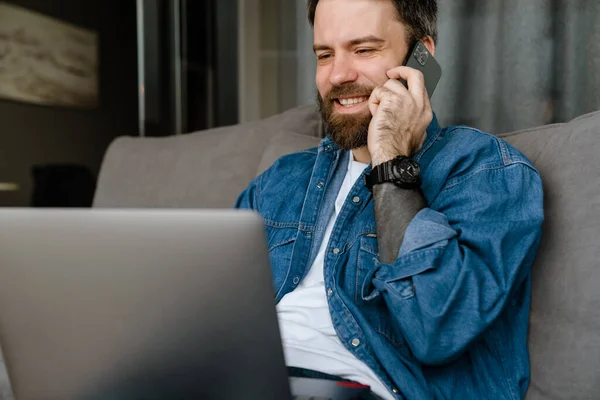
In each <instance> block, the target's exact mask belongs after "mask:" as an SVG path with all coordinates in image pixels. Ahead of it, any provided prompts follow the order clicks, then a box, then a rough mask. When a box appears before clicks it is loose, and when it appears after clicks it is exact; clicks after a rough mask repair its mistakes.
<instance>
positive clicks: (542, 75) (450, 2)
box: [432, 0, 600, 133]
mask: <svg viewBox="0 0 600 400" xmlns="http://www.w3.org/2000/svg"><path fill="white" fill-rule="evenodd" d="M436 58H437V59H438V61H439V62H440V64H441V65H442V68H443V70H444V75H443V77H442V80H441V81H440V84H439V86H438V88H437V91H436V93H435V94H434V96H433V101H432V102H433V107H434V110H435V111H436V113H437V115H438V118H439V119H440V122H441V123H442V124H443V125H451V124H452V125H455V124H466V125H469V126H473V127H475V128H479V129H482V130H484V131H487V132H491V133H500V132H507V131H513V130H518V129H524V128H529V127H534V126H539V125H543V124H547V123H554V122H563V121H568V120H570V119H572V118H574V117H576V116H578V115H581V114H584V113H587V112H591V111H594V110H598V109H600V74H599V73H598V72H599V71H600V1H598V0H562V1H561V0H485V1H482V0H440V14H439V40H438V46H437V53H436Z"/></svg>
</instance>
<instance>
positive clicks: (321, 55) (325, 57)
mask: <svg viewBox="0 0 600 400" xmlns="http://www.w3.org/2000/svg"><path fill="white" fill-rule="evenodd" d="M330 57H331V54H320V55H319V56H317V59H318V60H326V59H328V58H330Z"/></svg>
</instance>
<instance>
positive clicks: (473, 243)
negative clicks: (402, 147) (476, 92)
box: [236, 117, 543, 400]
mask: <svg viewBox="0 0 600 400" xmlns="http://www.w3.org/2000/svg"><path fill="white" fill-rule="evenodd" d="M414 158H415V160H416V161H418V162H419V164H420V166H421V175H422V182H423V183H422V187H421V190H422V193H423V195H424V197H425V200H426V204H427V206H426V208H424V209H422V210H421V211H420V212H419V213H418V214H417V215H416V216H415V217H414V218H413V220H412V221H411V222H410V224H409V226H408V228H407V229H406V232H405V237H404V241H403V243H402V246H401V248H400V251H399V253H398V257H397V259H396V261H395V262H394V263H393V264H383V263H380V262H379V256H378V248H377V235H376V229H375V215H374V207H373V196H372V194H371V192H370V191H369V190H368V189H367V188H366V187H365V185H364V182H363V177H362V176H361V177H360V178H359V179H358V180H357V181H356V182H355V184H354V186H353V187H352V189H351V191H350V193H349V194H348V197H347V198H346V200H345V202H344V205H343V206H342V209H341V210H340V213H339V215H338V217H337V219H336V221H335V225H334V228H333V231H332V233H331V238H330V240H329V243H328V245H327V250H326V257H325V262H324V281H325V290H326V293H327V296H328V302H329V309H330V313H331V317H332V321H333V325H334V328H335V331H336V333H337V334H338V336H339V338H340V340H341V341H342V343H343V344H344V346H345V347H346V348H347V349H348V350H349V351H350V352H352V354H354V355H355V356H356V357H357V358H359V359H360V360H362V361H363V362H364V363H366V364H367V365H368V366H369V367H370V368H371V369H372V370H373V371H374V372H375V373H376V374H377V375H378V376H379V378H380V379H381V381H382V382H383V383H384V384H385V385H386V386H387V387H388V389H389V390H390V392H392V393H393V394H394V396H395V397H396V398H398V399H418V400H423V399H496V400H499V399H519V398H523V397H524V395H525V392H526V390H527V386H528V384H529V355H528V350H527V329H528V314H529V306H530V297H531V278H530V270H531V264H532V262H533V260H534V258H535V254H536V252H537V249H538V246H539V241H540V236H541V225H542V221H543V192H542V183H541V179H540V176H539V174H538V172H537V171H536V170H535V168H534V167H533V165H532V164H531V162H530V161H529V160H528V159H527V158H526V157H525V156H524V155H523V154H521V153H520V152H519V151H517V150H516V149H514V148H512V147H511V146H510V145H508V144H507V143H505V142H504V141H502V140H501V139H499V138H496V137H494V136H492V135H488V134H485V133H482V132H480V131H477V130H475V129H472V128H466V127H448V128H444V129H442V128H440V126H439V124H438V122H437V120H436V118H435V117H434V119H433V121H432V123H431V124H430V126H429V127H428V129H427V138H426V141H425V143H424V145H423V147H422V149H421V151H420V152H419V153H418V154H416V156H415V157H414ZM347 162H348V153H347V152H345V151H342V150H340V149H339V148H338V147H337V146H336V145H335V143H333V141H332V140H331V139H330V138H325V139H323V140H322V141H321V143H320V145H319V146H318V147H317V148H313V149H310V150H306V151H302V152H299V153H295V154H291V155H288V156H284V157H282V158H280V159H279V160H278V161H276V162H275V163H274V164H273V166H272V167H271V168H270V169H268V170H267V171H265V172H264V173H263V174H261V175H260V176H258V177H257V178H256V179H255V180H254V181H253V182H251V183H250V185H249V186H248V188H247V189H246V190H245V191H244V192H243V193H242V194H241V195H240V197H239V198H238V200H237V202H236V207H238V208H248V209H253V210H256V211H258V212H259V213H261V215H262V216H263V218H264V221H265V226H266V231H267V239H268V248H269V254H270V259H271V264H272V266H271V267H272V273H273V283H274V287H275V293H276V301H277V302H279V301H280V300H281V298H282V297H283V296H284V295H285V294H286V293H289V292H291V291H292V290H294V289H295V288H296V287H297V286H298V284H299V283H300V281H301V280H302V278H303V277H304V276H305V275H306V273H307V272H308V269H309V268H310V266H311V263H312V257H314V254H315V249H318V247H319V245H320V243H321V240H322V236H323V232H324V231H325V227H326V225H327V222H328V221H329V218H330V216H331V214H330V212H332V204H333V202H334V200H335V197H336V195H337V189H338V188H339V182H340V181H341V179H343V177H341V175H342V174H345V168H344V167H343V166H344V165H345V163H347ZM369 172H370V167H367V168H366V169H365V171H364V172H363V175H364V174H367V173H369Z"/></svg>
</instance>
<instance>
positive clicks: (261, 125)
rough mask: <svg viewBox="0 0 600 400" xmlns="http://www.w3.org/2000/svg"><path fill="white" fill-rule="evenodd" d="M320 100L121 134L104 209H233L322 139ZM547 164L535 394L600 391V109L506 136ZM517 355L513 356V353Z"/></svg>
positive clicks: (106, 173)
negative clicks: (259, 180) (274, 170)
mask: <svg viewBox="0 0 600 400" xmlns="http://www.w3.org/2000/svg"><path fill="white" fill-rule="evenodd" d="M321 129H322V126H320V120H319V117H318V114H317V113H316V111H315V110H314V108H311V107H302V108H298V109H295V110H292V111H290V112H287V113H284V114H282V115H280V116H277V117H274V118H271V119H268V120H265V121H260V122H257V123H252V124H247V125H239V126H234V127H228V128H221V129H217V130H210V131H206V132H201V133H194V134H190V135H183V136H176V137H169V138H162V139H133V138H123V139H118V140H117V141H116V142H115V143H113V145H112V146H111V148H110V149H109V151H108V153H107V155H106V158H105V161H104V164H103V167H102V172H101V174H100V178H99V185H98V192H97V195H96V199H95V205H96V206H98V207H197V208H203V207H226V208H227V207H231V206H232V205H233V203H234V201H235V199H236V197H237V195H238V194H239V193H240V192H241V191H242V190H243V189H244V188H245V187H246V185H247V184H248V183H249V182H250V180H251V179H252V178H254V176H255V175H256V174H258V173H259V172H262V171H263V170H264V169H266V168H267V167H268V166H269V165H270V164H271V163H272V162H273V161H275V160H276V159H277V158H278V157H280V156H282V155H284V154H288V153H291V152H294V151H298V150H301V149H305V148H309V147H313V146H315V145H316V144H317V143H318V141H319V139H318V138H316V137H314V136H313V137H311V136H307V135H311V134H312V135H315V132H316V135H317V136H320V134H321V133H322V131H321ZM500 136H501V137H503V138H504V139H506V140H507V141H508V142H509V143H511V144H512V145H514V146H515V147H516V148H518V149H519V150H521V151H522V152H524V153H525V154H526V155H527V156H528V157H529V158H530V159H531V160H532V161H533V163H534V164H535V165H536V167H537V168H538V169H539V170H540V173H541V175H542V179H543V181H544V189H545V214H546V221H545V223H544V231H543V238H542V244H541V248H540V252H539V254H538V257H537V259H536V261H535V264H534V266H533V298H532V305H531V319H530V321H531V327H530V339H529V342H530V353H531V384H530V387H529V391H528V394H527V399H528V400H550V399H597V398H599V393H600V112H597V113H593V114H588V115H585V116H582V117H580V118H577V119H575V120H574V121H572V122H570V123H567V124H557V125H550V126H544V127H540V128H535V129H530V130H526V131H521V132H514V133H508V134H504V135H500ZM507 356H510V355H507Z"/></svg>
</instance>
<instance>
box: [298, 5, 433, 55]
mask: <svg viewBox="0 0 600 400" xmlns="http://www.w3.org/2000/svg"><path fill="white" fill-rule="evenodd" d="M389 1H391V2H392V3H393V4H394V6H395V7H396V12H397V16H398V19H399V20H400V22H402V23H403V24H405V25H406V28H407V30H408V42H409V44H410V43H413V42H415V41H416V40H421V39H424V38H425V37H427V36H431V38H432V39H433V41H434V42H437V36H438V31H437V16H438V5H437V0H389ZM318 3H319V0H308V4H307V6H308V21H309V22H310V25H311V26H314V24H315V12H316V9H317V4H318Z"/></svg>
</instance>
